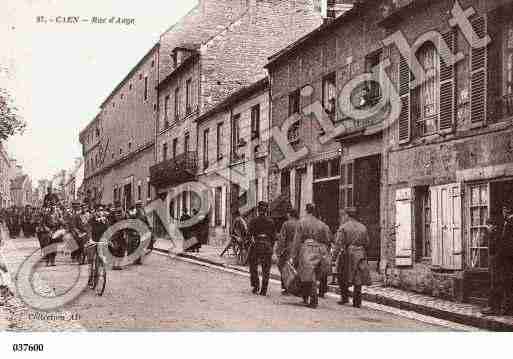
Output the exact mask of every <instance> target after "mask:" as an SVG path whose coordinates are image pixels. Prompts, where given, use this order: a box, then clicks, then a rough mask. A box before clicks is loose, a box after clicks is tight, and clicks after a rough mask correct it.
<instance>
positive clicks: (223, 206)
mask: <svg viewBox="0 0 513 359" xmlns="http://www.w3.org/2000/svg"><path fill="white" fill-rule="evenodd" d="M221 226H223V227H225V226H226V186H223V187H221Z"/></svg>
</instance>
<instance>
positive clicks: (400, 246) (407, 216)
mask: <svg viewBox="0 0 513 359" xmlns="http://www.w3.org/2000/svg"><path fill="white" fill-rule="evenodd" d="M412 192H413V190H412V189H411V188H403V189H399V190H397V191H396V196H395V218H396V236H395V237H396V239H395V264H396V266H411V265H412V264H413V243H412V210H413V206H412V199H413V196H412Z"/></svg>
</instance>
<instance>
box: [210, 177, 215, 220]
mask: <svg viewBox="0 0 513 359" xmlns="http://www.w3.org/2000/svg"><path fill="white" fill-rule="evenodd" d="M210 195H211V196H212V201H211V202H212V205H211V206H210V226H211V227H215V225H216V189H215V187H214V188H211V189H210Z"/></svg>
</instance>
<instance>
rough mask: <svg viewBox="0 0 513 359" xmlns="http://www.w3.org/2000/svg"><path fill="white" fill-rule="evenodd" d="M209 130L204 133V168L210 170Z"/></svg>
mask: <svg viewBox="0 0 513 359" xmlns="http://www.w3.org/2000/svg"><path fill="white" fill-rule="evenodd" d="M208 132H209V130H208V128H207V129H205V130H204V131H203V168H205V169H207V168H208Z"/></svg>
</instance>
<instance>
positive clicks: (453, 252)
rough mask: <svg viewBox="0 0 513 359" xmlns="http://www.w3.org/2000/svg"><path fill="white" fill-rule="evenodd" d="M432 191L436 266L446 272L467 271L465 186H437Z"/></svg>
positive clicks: (433, 255) (432, 226) (434, 258)
mask: <svg viewBox="0 0 513 359" xmlns="http://www.w3.org/2000/svg"><path fill="white" fill-rule="evenodd" d="M430 191H431V213H432V222H431V231H432V235H431V242H432V265H433V266H437V267H440V268H442V269H451V270H459V269H463V244H462V233H461V186H460V184H458V183H454V184H449V185H443V186H436V187H432V188H430Z"/></svg>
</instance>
